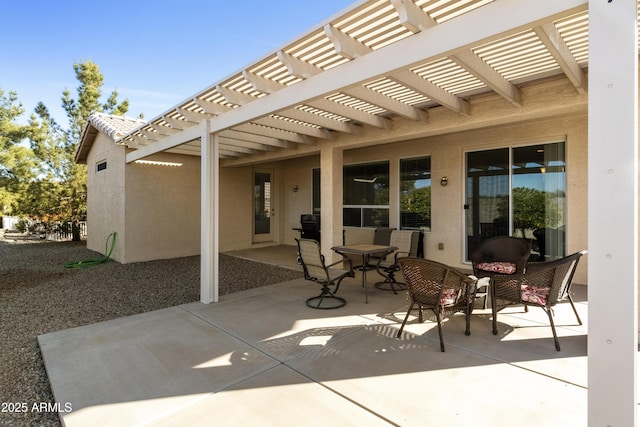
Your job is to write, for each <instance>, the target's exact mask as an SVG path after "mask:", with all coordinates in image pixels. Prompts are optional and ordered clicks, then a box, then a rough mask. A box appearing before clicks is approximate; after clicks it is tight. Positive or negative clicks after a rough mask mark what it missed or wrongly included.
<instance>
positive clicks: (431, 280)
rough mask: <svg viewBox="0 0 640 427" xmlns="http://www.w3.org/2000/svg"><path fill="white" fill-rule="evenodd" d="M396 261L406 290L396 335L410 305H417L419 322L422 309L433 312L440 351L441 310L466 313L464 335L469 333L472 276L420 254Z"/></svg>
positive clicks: (473, 284) (441, 348)
mask: <svg viewBox="0 0 640 427" xmlns="http://www.w3.org/2000/svg"><path fill="white" fill-rule="evenodd" d="M398 263H399V264H400V268H401V270H402V273H403V274H404V277H405V279H406V281H407V292H408V294H409V308H408V310H407V315H406V316H405V318H404V321H403V322H402V326H400V330H399V331H398V334H397V337H398V338H399V337H400V335H401V334H402V330H403V329H404V325H405V324H406V323H407V319H408V318H409V314H410V313H411V311H412V310H413V308H414V306H417V307H418V321H419V322H420V323H422V322H423V316H422V310H423V309H425V308H426V309H430V310H432V311H433V313H434V314H435V315H436V319H437V322H438V336H439V337H440V350H441V351H444V340H443V338H442V320H443V318H444V315H445V314H454V313H456V312H463V313H464V314H465V316H466V329H465V335H470V334H471V312H472V311H473V303H474V300H475V290H476V279H475V278H472V277H469V276H466V275H464V274H462V273H460V272H459V271H457V270H454V269H453V268H451V267H449V266H447V265H445V264H442V263H439V262H436V261H431V260H428V259H423V258H413V257H411V258H402V259H400V260H399V261H398Z"/></svg>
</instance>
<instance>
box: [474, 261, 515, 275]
mask: <svg viewBox="0 0 640 427" xmlns="http://www.w3.org/2000/svg"><path fill="white" fill-rule="evenodd" d="M476 268H477V269H478V270H482V271H490V272H492V273H498V274H513V273H515V272H516V265H515V264H513V263H511V262H480V263H478V264H476Z"/></svg>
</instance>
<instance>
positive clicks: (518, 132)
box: [280, 114, 587, 283]
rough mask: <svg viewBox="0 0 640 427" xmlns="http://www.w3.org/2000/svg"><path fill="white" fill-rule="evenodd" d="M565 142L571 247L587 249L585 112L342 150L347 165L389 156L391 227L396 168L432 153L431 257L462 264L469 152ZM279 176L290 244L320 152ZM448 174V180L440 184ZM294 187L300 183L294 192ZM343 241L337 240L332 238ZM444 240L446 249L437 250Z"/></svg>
mask: <svg viewBox="0 0 640 427" xmlns="http://www.w3.org/2000/svg"><path fill="white" fill-rule="evenodd" d="M559 141H566V142H567V145H566V150H567V151H566V156H567V198H568V208H567V215H568V217H567V229H568V234H567V240H568V242H567V244H568V246H567V251H568V252H575V251H579V250H581V249H587V186H586V183H587V116H586V114H580V115H576V116H570V117H562V118H557V119H548V120H538V121H531V122H527V123H521V124H515V125H509V126H496V127H490V128H485V129H480V130H472V131H467V132H460V133H455V134H450V135H442V136H435V137H429V138H419V139H414V140H411V141H403V142H396V143H392V144H385V145H378V146H373V147H369V148H358V149H352V150H346V151H345V152H344V164H355V163H364V162H373V161H380V160H388V161H389V167H390V205H391V206H390V215H389V216H390V224H389V225H390V226H392V227H397V226H398V222H399V219H398V217H399V215H398V200H399V194H398V189H399V185H398V167H399V161H400V159H401V158H409V157H416V156H430V157H431V172H432V181H433V187H432V230H431V231H430V232H428V233H426V237H425V251H426V254H427V257H429V258H431V259H434V260H437V261H440V262H444V263H447V264H449V265H453V266H456V267H460V268H464V267H466V268H468V267H469V265H468V264H465V263H464V253H463V251H464V230H463V228H462V227H463V224H464V212H463V205H464V176H465V170H464V161H465V153H466V152H468V151H475V150H482V149H492V148H498V147H506V146H519V145H533V144H540V143H549V142H559ZM280 166H281V167H282V172H281V177H282V180H283V181H284V182H285V185H284V187H285V188H284V195H283V197H284V199H285V200H286V211H285V213H286V215H285V216H284V218H283V217H280V221H281V226H282V227H283V228H284V233H283V239H281V240H280V243H285V244H292V243H293V242H294V240H293V239H294V238H295V237H297V236H298V233H297V232H295V231H293V230H291V229H292V228H293V227H297V226H298V224H299V215H300V214H301V213H308V212H310V211H311V202H312V199H311V197H312V195H311V182H312V176H311V169H312V168H314V167H318V166H319V157H318V156H309V157H305V158H301V159H295V160H290V161H287V162H282V163H281V164H280ZM443 176H447V177H448V179H449V184H448V185H447V186H446V187H443V186H440V185H439V181H440V178H442V177H443ZM293 185H297V186H298V187H299V190H298V192H296V193H293V191H292V190H291V188H292V187H293ZM334 243H339V242H334ZM439 243H443V245H444V249H443V250H440V249H438V244H439ZM575 282H576V283H586V282H587V262H586V259H583V260H582V261H581V265H580V267H579V270H578V272H577V273H576V277H575Z"/></svg>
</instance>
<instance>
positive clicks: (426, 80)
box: [118, 0, 638, 426]
mask: <svg viewBox="0 0 640 427" xmlns="http://www.w3.org/2000/svg"><path fill="white" fill-rule="evenodd" d="M637 17H638V2H637V0H535V1H534V0H531V1H527V2H524V1H522V0H415V1H414V0H368V1H359V2H357V3H356V4H354V5H353V6H352V7H350V8H348V9H347V10H344V11H342V12H340V13H338V14H337V15H335V16H333V17H331V18H329V19H327V20H326V21H324V22H323V23H321V24H319V25H318V26H317V27H315V28H313V29H311V30H310V31H308V32H307V33H305V34H303V35H301V36H300V37H298V38H297V39H296V40H294V41H292V42H290V43H289V44H287V45H286V46H284V47H283V48H281V49H279V50H277V51H275V52H272V53H270V54H268V55H267V56H265V57H263V58H261V59H259V60H257V61H256V62H254V63H253V64H251V65H249V66H247V67H245V68H244V69H242V70H240V71H238V72H236V73H234V74H232V75H231V76H229V77H228V78H225V79H223V80H221V81H219V82H217V83H216V84H214V85H212V86H210V87H208V88H206V89H204V90H202V91H201V92H199V93H197V94H196V95H194V96H192V97H189V98H188V99H186V100H185V101H184V102H182V103H180V104H178V105H177V106H175V107H174V108H172V109H170V110H168V111H166V112H165V113H164V114H162V115H160V116H158V117H156V118H154V119H152V120H151V121H149V122H148V123H146V124H144V125H142V126H139V127H138V128H136V129H135V130H133V131H131V132H130V133H129V134H127V135H125V136H123V137H122V138H120V139H119V141H118V142H120V143H122V144H125V145H127V146H128V147H129V148H132V149H134V150H133V151H131V152H130V153H129V154H127V157H126V160H127V162H134V161H136V160H139V159H143V158H145V157H148V156H150V155H152V154H154V153H158V152H163V151H164V152H172V153H180V154H191V155H196V156H200V157H201V233H202V241H201V256H202V258H201V259H202V261H201V262H202V266H201V300H202V302H204V303H209V302H215V301H217V299H218V295H217V283H218V277H217V264H216V263H217V259H218V232H217V230H218V226H219V224H218V223H219V217H218V206H219V200H218V198H219V197H218V173H219V167H220V164H221V162H226V163H228V164H233V162H238V161H240V160H241V159H247V158H249V159H254V158H255V159H258V160H256V161H259V159H262V158H277V157H278V156H280V157H281V158H285V157H286V156H290V157H293V156H295V155H299V154H300V153H308V152H311V151H315V152H320V163H321V168H322V170H323V174H322V177H321V179H322V188H323V193H322V200H323V212H326V214H324V215H323V216H322V229H323V233H326V234H325V235H329V236H331V237H332V238H328V239H323V252H330V251H329V250H328V248H329V247H330V246H331V244H332V241H334V240H335V241H337V237H338V235H339V233H340V229H341V225H342V222H341V221H342V220H341V216H340V214H341V210H340V209H337V207H339V200H341V196H342V193H341V191H342V190H341V179H342V178H341V173H338V172H339V171H341V168H342V151H340V150H338V149H333V148H332V145H331V144H332V141H334V140H337V139H342V140H345V141H350V140H353V141H356V142H354V144H357V143H360V144H362V141H363V140H366V137H367V136H368V135H373V134H375V135H377V140H376V141H377V143H383V142H388V141H393V140H394V139H396V140H397V139H398V138H401V137H403V136H404V137H406V135H410V134H411V132H412V129H413V126H415V127H416V128H418V127H419V128H420V129H421V130H420V132H421V135H429V134H438V133H444V132H451V131H455V130H463V129H465V128H466V126H469V123H470V122H474V123H475V124H476V125H478V124H481V123H484V124H487V123H499V122H500V121H501V120H508V117H509V115H510V114H518V112H519V111H523V110H527V111H528V112H529V114H535V111H534V112H533V113H532V110H536V109H540V110H541V111H542V110H543V109H544V108H545V107H544V103H542V104H536V103H535V102H534V101H528V100H526V99H523V97H522V91H523V87H526V86H527V85H533V84H535V82H538V81H541V80H543V79H548V78H552V77H557V76H561V77H562V78H565V79H567V80H568V81H569V82H570V83H571V85H572V86H573V87H574V88H575V94H574V96H573V97H570V98H568V99H567V102H566V103H564V104H563V105H557V104H556V105H553V106H552V107H549V108H553V109H555V110H554V111H551V112H550V111H545V112H544V113H545V114H547V115H549V114H556V113H557V114H563V113H564V112H567V111H571V110H572V109H574V110H575V109H576V108H584V106H585V105H588V109H589V212H588V214H589V226H588V232H589V248H588V249H589V253H590V255H589V284H590V286H589V352H588V354H589V419H590V421H589V422H590V425H594V426H595V425H634V424H635V423H636V416H637V414H636V412H637V409H636V408H637V395H636V394H637V391H636V382H637V379H636V377H637V375H636V369H637V368H636V358H637V345H638V338H637V331H638V320H637V284H638V281H637V264H638V263H637V260H638V251H637V236H638V233H637V205H638V203H637V201H638V200H637V182H638V173H637V162H638V153H637V128H638V108H637V107H638V102H637V101H638V81H637V77H638V31H637V22H638V19H637ZM587 72H588V74H587ZM587 75H588V77H589V83H588V85H587ZM486 93H493V94H497V95H499V96H500V97H501V98H502V99H504V100H505V101H506V102H505V106H504V107H503V108H502V109H500V110H498V111H493V112H492V111H482V110H481V109H477V110H476V109H474V108H472V100H473V99H474V98H476V97H479V96H483V95H484V94H486ZM575 95H577V96H575ZM587 103H588V104H587ZM443 109H444V110H445V111H447V112H448V113H453V115H451V114H449V115H447V116H446V117H447V118H446V119H442V118H441V114H440V113H439V112H440V111H443ZM540 114H542V112H541V113H540ZM398 123H402V124H403V126H404V128H406V129H407V130H405V131H404V133H403V132H399V131H398ZM363 136H364V138H363ZM357 141H359V142H357ZM612 298H615V302H612Z"/></svg>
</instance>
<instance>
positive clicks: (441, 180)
mask: <svg viewBox="0 0 640 427" xmlns="http://www.w3.org/2000/svg"><path fill="white" fill-rule="evenodd" d="M448 183H449V178H447V177H446V176H443V177H442V178H441V179H440V185H442V186H443V187H444V186H445V185H447V184H448Z"/></svg>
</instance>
